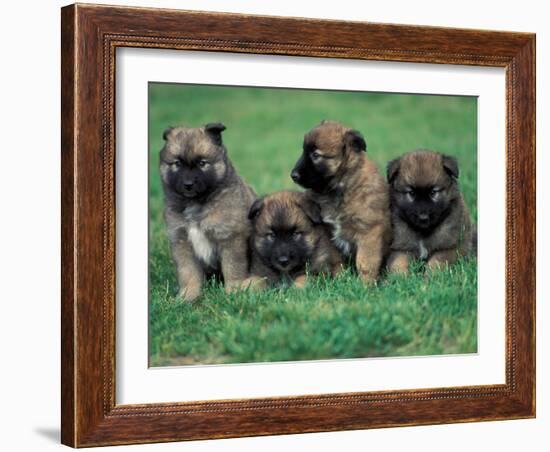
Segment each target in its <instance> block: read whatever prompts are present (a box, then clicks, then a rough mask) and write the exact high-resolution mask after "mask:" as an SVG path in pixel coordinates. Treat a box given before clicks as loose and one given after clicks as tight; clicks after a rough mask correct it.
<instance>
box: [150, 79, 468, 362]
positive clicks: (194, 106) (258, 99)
mask: <svg viewBox="0 0 550 452" xmlns="http://www.w3.org/2000/svg"><path fill="white" fill-rule="evenodd" d="M149 149H150V156H149V364H150V366H152V367H162V366H181V365H205V364H235V363H262V362H280V361H300V360H328V359H349V358H368V357H398V356H422V355H448V354H465V353H475V352H476V351H477V261H476V248H477V233H476V221H477V98H476V97H475V96H443V95H422V94H399V93H382V92H347V91H329V90H306V89H293V88H263V87H239V86H212V85H190V84H169V83H154V82H150V83H149Z"/></svg>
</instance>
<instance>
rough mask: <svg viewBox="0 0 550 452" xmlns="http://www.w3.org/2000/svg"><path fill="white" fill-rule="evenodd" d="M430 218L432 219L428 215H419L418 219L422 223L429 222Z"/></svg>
mask: <svg viewBox="0 0 550 452" xmlns="http://www.w3.org/2000/svg"><path fill="white" fill-rule="evenodd" d="M429 218H430V216H429V215H428V214H427V213H419V214H418V219H419V220H420V221H428V219H429Z"/></svg>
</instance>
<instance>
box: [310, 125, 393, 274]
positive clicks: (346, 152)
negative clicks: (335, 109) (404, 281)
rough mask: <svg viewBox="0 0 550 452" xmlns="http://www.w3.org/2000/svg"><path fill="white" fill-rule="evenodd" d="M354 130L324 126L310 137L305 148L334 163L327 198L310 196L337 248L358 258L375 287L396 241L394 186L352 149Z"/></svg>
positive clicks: (358, 266)
mask: <svg viewBox="0 0 550 452" xmlns="http://www.w3.org/2000/svg"><path fill="white" fill-rule="evenodd" d="M350 130H351V129H349V128H347V127H345V126H343V125H341V124H339V123H337V122H334V121H323V122H322V123H321V124H320V125H319V126H317V127H315V128H314V129H313V130H311V131H310V132H309V133H307V134H306V136H305V142H306V143H307V142H309V143H310V144H311V145H314V146H315V148H316V149H317V150H318V151H319V152H320V153H321V155H323V156H325V157H327V156H328V157H329V159H326V161H327V165H328V166H329V168H330V171H331V174H332V179H331V182H330V185H331V186H330V187H329V189H328V190H327V191H326V192H325V193H317V192H314V191H312V190H308V194H309V196H311V197H312V199H314V200H315V201H316V202H318V203H319V204H320V206H321V209H322V217H323V220H324V221H325V222H326V223H328V224H330V225H331V228H332V241H333V243H335V244H336V245H337V246H338V248H339V249H340V250H341V251H342V252H343V253H344V254H345V255H347V256H348V257H351V258H354V260H355V265H356V268H357V270H358V272H359V274H360V275H361V277H362V279H363V281H364V282H367V283H371V282H373V281H375V280H376V278H377V277H378V275H379V272H380V268H381V266H382V264H383V261H384V258H385V256H386V253H387V251H388V246H389V243H390V240H391V226H390V213H389V195H388V186H387V184H386V181H385V180H384V178H383V177H382V175H381V174H380V172H379V171H378V169H377V167H376V165H375V164H374V162H372V161H371V160H370V159H369V158H368V157H367V156H366V154H365V153H364V152H362V151H357V150H354V149H347V147H346V143H345V136H346V132H348V131H350Z"/></svg>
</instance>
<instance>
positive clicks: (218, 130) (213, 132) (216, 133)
mask: <svg viewBox="0 0 550 452" xmlns="http://www.w3.org/2000/svg"><path fill="white" fill-rule="evenodd" d="M225 129H226V127H225V126H224V125H223V124H222V123H221V122H210V123H208V124H206V125H205V126H204V131H205V132H206V133H207V134H208V135H209V136H210V138H211V139H212V141H213V142H214V143H216V144H217V145H218V146H220V145H221V144H222V132H223V131H224V130H225Z"/></svg>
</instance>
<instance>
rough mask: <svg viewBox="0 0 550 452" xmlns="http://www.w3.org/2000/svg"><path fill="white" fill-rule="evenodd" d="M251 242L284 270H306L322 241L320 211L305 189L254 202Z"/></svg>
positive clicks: (269, 261)
mask: <svg viewBox="0 0 550 452" xmlns="http://www.w3.org/2000/svg"><path fill="white" fill-rule="evenodd" d="M248 218H249V219H250V220H251V222H252V224H253V237H252V246H253V247H254V249H255V250H256V252H257V253H258V255H259V256H260V258H261V260H262V261H263V263H264V264H265V265H266V266H268V267H269V268H271V269H273V270H275V271H277V272H281V273H287V274H289V273H294V272H299V271H302V270H304V268H305V265H306V263H307V262H308V260H310V259H311V257H312V255H313V252H314V251H315V247H316V246H317V243H318V241H319V230H318V227H316V226H317V225H319V224H320V223H321V211H320V208H319V206H318V205H317V204H315V203H313V202H312V201H310V200H308V199H307V198H306V196H305V195H304V194H303V193H298V192H290V191H283V192H277V193H273V194H271V195H267V196H265V197H263V198H260V199H258V200H256V202H254V204H253V205H252V207H251V208H250V212H249V215H248Z"/></svg>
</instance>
